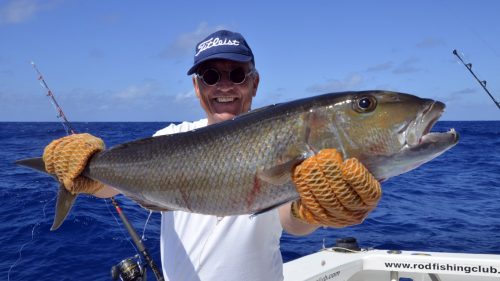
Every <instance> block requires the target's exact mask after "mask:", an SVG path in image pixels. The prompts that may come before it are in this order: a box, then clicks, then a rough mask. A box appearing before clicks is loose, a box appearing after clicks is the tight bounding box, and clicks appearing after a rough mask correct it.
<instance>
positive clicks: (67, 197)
mask: <svg viewBox="0 0 500 281" xmlns="http://www.w3.org/2000/svg"><path fill="white" fill-rule="evenodd" d="M76 196H78V195H77V194H75V195H73V194H71V192H69V191H67V190H66V188H64V186H63V185H62V184H61V185H60V186H59V192H58V193H57V202H56V212H55V215H54V222H53V223H52V227H51V228H50V230H51V231H54V230H57V229H58V228H59V227H60V226H61V224H62V223H63V222H64V220H65V219H66V217H67V216H68V214H69V211H70V210H71V207H72V206H73V203H74V202H75V199H76Z"/></svg>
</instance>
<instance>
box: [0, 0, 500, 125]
mask: <svg viewBox="0 0 500 281" xmlns="http://www.w3.org/2000/svg"><path fill="white" fill-rule="evenodd" d="M499 12H500V1H494V0H485V1H477V0H469V1H465V0H454V1H431V0H423V1H389V0H381V1H368V0H367V1H360V0H351V1H246V2H242V4H240V3H239V2H236V1H197V0H191V1H127V0H121V1H118V0H115V1H100V0H99V1H98V0H88V1H65V0H46V1H41V0H40V1H36V0H0V121H56V120H57V118H56V117H55V113H54V110H53V108H52V106H51V105H50V103H49V101H48V99H47V98H46V97H45V91H44V89H43V88H42V87H41V86H40V85H39V83H38V81H37V80H36V78H37V76H36V74H35V72H34V70H33V68H32V66H31V64H30V61H32V60H33V61H34V62H35V63H36V64H37V66H38V68H39V69H40V70H41V71H42V73H43V74H44V77H45V79H46V81H47V83H48V85H49V86H50V87H51V89H52V90H53V92H54V94H55V95H56V98H57V99H58V101H59V103H60V104H61V105H62V107H63V109H64V111H65V112H66V115H67V116H68V118H69V119H70V121H182V120H197V119H199V118H202V117H203V112H202V111H201V109H200V107H199V104H198V101H197V100H196V98H195V95H194V92H193V89H192V83H191V78H190V77H189V76H187V75H186V71H187V69H188V68H189V67H190V66H191V64H192V59H193V54H194V46H195V44H196V42H198V41H199V40H201V39H203V38H204V37H205V36H206V35H208V34H209V33H211V32H212V31H215V30H216V29H220V28H225V29H230V30H234V31H238V32H240V33H242V34H243V35H244V36H245V38H246V39H247V41H248V42H249V44H250V46H251V47H252V49H253V51H254V54H255V56H256V66H257V69H258V70H259V72H260V74H261V83H260V87H259V91H258V94H257V97H256V98H255V100H254V106H253V107H254V108H257V107H261V106H264V105H267V104H271V103H277V102H283V101H288V100H292V99H297V98H301V97H307V96H313V95H318V94H322V93H326V92H336V91H349V90H369V89H386V90H395V91H401V92H407V93H412V94H415V95H418V96H422V97H427V98H432V99H437V100H441V101H443V102H445V103H446V104H447V110H446V112H445V114H444V115H443V118H442V120H500V110H498V109H497V108H496V106H495V105H494V103H493V102H492V101H491V99H490V98H489V97H488V96H487V95H486V93H485V92H484V91H483V90H482V89H481V88H480V86H479V84H478V83H477V82H476V81H475V80H474V79H473V77H472V76H471V75H470V74H469V73H468V71H467V70H466V68H465V67H464V66H463V65H462V64H460V63H459V62H458V59H457V58H456V57H455V56H453V55H452V50H453V49H458V50H459V51H460V54H461V55H462V56H463V58H464V59H465V60H466V62H471V63H472V64H473V69H474V70H475V71H476V73H477V74H478V75H479V77H480V78H481V79H484V80H487V81H488V84H487V85H488V88H489V89H490V92H492V94H493V95H494V96H495V97H496V98H497V100H498V99H500V75H499V74H500V16H499Z"/></svg>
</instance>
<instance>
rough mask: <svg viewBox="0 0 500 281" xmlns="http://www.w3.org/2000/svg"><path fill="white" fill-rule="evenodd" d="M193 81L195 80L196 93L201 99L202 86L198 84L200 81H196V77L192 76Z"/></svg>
mask: <svg viewBox="0 0 500 281" xmlns="http://www.w3.org/2000/svg"><path fill="white" fill-rule="evenodd" d="M192 79H193V88H194V92H195V94H196V96H197V97H198V99H199V98H200V84H199V82H198V79H196V75H192Z"/></svg>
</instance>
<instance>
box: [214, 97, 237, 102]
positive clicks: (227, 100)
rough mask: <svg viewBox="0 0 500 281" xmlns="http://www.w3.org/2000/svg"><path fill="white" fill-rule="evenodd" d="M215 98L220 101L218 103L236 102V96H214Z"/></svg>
mask: <svg viewBox="0 0 500 281" xmlns="http://www.w3.org/2000/svg"><path fill="white" fill-rule="evenodd" d="M213 100H214V101H216V102H218V103H230V102H234V101H235V100H236V98H235V97H217V98H214V99H213Z"/></svg>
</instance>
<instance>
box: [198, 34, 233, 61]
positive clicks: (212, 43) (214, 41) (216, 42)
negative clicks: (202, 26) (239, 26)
mask: <svg viewBox="0 0 500 281" xmlns="http://www.w3.org/2000/svg"><path fill="white" fill-rule="evenodd" d="M239 44H240V41H238V40H228V39H227V38H224V39H219V37H215V38H210V39H208V40H207V41H204V42H201V43H200V45H198V52H197V53H196V55H194V56H195V57H196V56H198V55H199V54H200V53H201V52H203V51H205V50H208V49H210V48H212V47H217V46H224V45H226V46H238V45H239Z"/></svg>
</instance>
